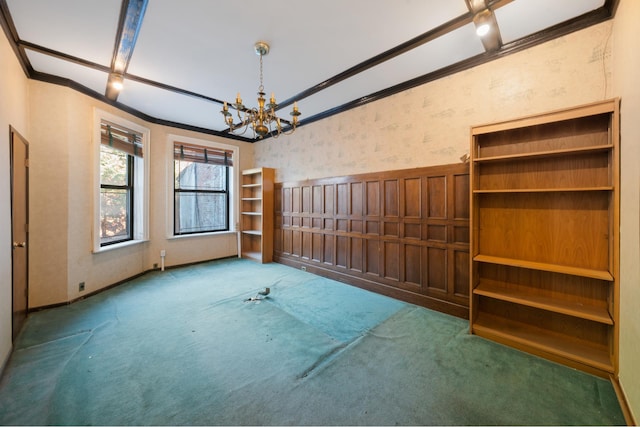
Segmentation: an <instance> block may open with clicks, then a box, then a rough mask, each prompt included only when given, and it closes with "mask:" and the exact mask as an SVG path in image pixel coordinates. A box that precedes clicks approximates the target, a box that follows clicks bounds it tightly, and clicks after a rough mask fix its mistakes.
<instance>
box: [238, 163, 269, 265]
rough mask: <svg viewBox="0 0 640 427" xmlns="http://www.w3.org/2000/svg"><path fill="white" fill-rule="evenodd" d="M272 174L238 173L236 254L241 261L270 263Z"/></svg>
mask: <svg viewBox="0 0 640 427" xmlns="http://www.w3.org/2000/svg"><path fill="white" fill-rule="evenodd" d="M274 178H275V170H274V169H270V168H256V169H249V170H245V171H242V183H241V187H242V197H241V208H240V216H241V222H240V248H241V249H240V251H241V254H242V257H243V258H251V259H253V260H256V261H259V262H262V263H267V262H271V261H272V260H273V181H274Z"/></svg>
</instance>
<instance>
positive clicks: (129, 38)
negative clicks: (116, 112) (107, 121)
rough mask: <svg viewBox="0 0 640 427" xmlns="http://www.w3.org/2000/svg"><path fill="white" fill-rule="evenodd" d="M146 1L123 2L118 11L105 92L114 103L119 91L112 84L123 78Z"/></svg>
mask: <svg viewBox="0 0 640 427" xmlns="http://www.w3.org/2000/svg"><path fill="white" fill-rule="evenodd" d="M147 3H148V0H123V1H122V8H121V9H120V21H119V22H118V32H117V34H116V43H115V47H114V49H113V57H112V59H111V72H110V74H109V80H108V82H107V88H106V90H105V96H106V97H107V98H108V99H110V100H112V101H115V100H117V99H118V95H119V94H120V89H118V88H117V87H114V83H116V82H120V83H122V80H123V78H124V75H125V73H126V72H127V68H128V67H129V62H130V61H131V55H132V54H133V49H134V48H135V46H136V41H137V39H138V34H139V33H140V27H141V26H142V19H143V18H144V13H145V11H146V10H147Z"/></svg>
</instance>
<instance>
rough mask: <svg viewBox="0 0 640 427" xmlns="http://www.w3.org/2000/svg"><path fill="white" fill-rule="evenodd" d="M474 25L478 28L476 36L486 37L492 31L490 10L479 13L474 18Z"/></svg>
mask: <svg viewBox="0 0 640 427" xmlns="http://www.w3.org/2000/svg"><path fill="white" fill-rule="evenodd" d="M473 23H474V24H475V26H476V34H477V35H478V36H479V37H484V36H486V35H487V34H489V31H491V23H492V15H491V12H490V11H489V10H488V9H485V10H483V11H482V12H480V13H477V14H476V15H475V16H474V17H473Z"/></svg>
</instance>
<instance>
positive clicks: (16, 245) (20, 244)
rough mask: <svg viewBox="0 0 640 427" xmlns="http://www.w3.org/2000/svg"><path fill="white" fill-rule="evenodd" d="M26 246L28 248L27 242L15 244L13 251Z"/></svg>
mask: <svg viewBox="0 0 640 427" xmlns="http://www.w3.org/2000/svg"><path fill="white" fill-rule="evenodd" d="M25 246H27V242H20V243H18V242H13V249H15V248H24V247H25Z"/></svg>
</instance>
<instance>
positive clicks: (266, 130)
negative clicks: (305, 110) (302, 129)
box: [220, 42, 300, 139]
mask: <svg viewBox="0 0 640 427" xmlns="http://www.w3.org/2000/svg"><path fill="white" fill-rule="evenodd" d="M254 49H255V52H256V55H258V56H260V86H258V108H247V107H246V106H245V105H243V104H242V98H240V92H238V95H237V97H236V102H235V103H232V104H231V105H228V104H227V103H226V102H225V103H224V105H223V107H222V111H220V113H222V115H223V116H224V121H225V123H226V124H227V125H228V126H229V129H228V131H229V132H232V133H235V134H236V135H244V133H245V132H246V131H247V130H248V129H249V127H251V129H252V130H253V135H254V137H256V138H258V139H262V138H263V137H264V136H265V135H267V134H271V136H273V137H274V138H277V137H278V136H280V135H281V134H285V135H290V134H292V133H293V132H294V131H295V130H296V126H297V125H298V116H299V115H300V111H298V103H297V102H294V103H293V110H292V111H291V113H289V114H290V115H291V116H293V119H292V120H285V119H281V118H279V117H278V116H277V115H276V110H277V109H278V104H277V103H276V97H275V95H274V94H273V93H271V99H269V103H268V104H266V105H265V102H266V99H265V97H264V96H265V92H264V85H263V84H262V57H263V56H265V55H267V54H268V53H269V45H268V44H267V43H265V42H257V43H256V44H255V46H254ZM229 107H231V108H233V109H235V110H236V115H237V118H238V120H240V123H237V124H236V123H234V120H235V119H234V115H233V114H232V113H231V112H230V111H229ZM283 124H284V125H285V126H288V127H289V128H290V129H291V131H290V132H288V133H287V132H285V131H284V129H286V128H284V127H283Z"/></svg>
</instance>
